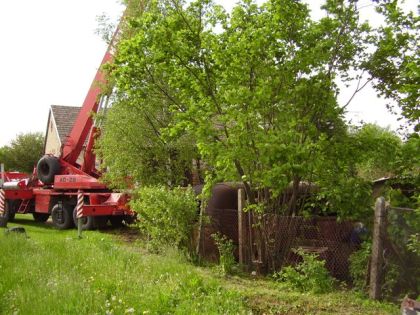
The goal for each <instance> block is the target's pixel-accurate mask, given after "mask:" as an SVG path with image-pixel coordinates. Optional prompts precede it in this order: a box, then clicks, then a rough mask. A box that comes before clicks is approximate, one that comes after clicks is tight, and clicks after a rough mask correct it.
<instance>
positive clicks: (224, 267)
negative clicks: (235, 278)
mask: <svg viewBox="0 0 420 315" xmlns="http://www.w3.org/2000/svg"><path fill="white" fill-rule="evenodd" d="M211 236H212V237H213V239H214V242H215V244H216V246H217V249H218V250H219V265H220V268H221V271H222V273H223V274H224V275H228V274H232V272H233V268H234V266H235V264H236V263H235V257H234V256H233V242H232V240H231V239H229V238H228V237H227V236H226V235H222V234H220V233H215V234H212V235H211Z"/></svg>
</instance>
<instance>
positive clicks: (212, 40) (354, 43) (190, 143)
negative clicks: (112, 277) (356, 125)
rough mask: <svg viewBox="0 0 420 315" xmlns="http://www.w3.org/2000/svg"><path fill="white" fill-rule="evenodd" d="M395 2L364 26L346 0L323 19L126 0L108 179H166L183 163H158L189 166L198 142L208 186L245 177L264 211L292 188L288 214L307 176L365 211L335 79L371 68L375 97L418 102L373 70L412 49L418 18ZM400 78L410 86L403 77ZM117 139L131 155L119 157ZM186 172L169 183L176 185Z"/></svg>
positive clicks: (335, 202) (265, 7)
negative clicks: (376, 22)
mask: <svg viewBox="0 0 420 315" xmlns="http://www.w3.org/2000/svg"><path fill="white" fill-rule="evenodd" d="M391 2H392V3H393V5H388V4H385V3H382V2H379V3H378V4H377V7H378V11H379V12H381V13H382V14H384V15H385V16H386V17H387V18H388V19H392V21H393V24H392V23H391V25H392V26H390V27H387V28H378V29H373V28H371V27H370V26H369V25H368V24H367V23H361V22H360V21H359V12H358V8H357V3H356V2H353V1H350V2H347V1H333V0H328V1H326V2H325V3H324V5H323V9H324V10H325V11H326V12H327V13H328V14H327V16H326V17H324V18H322V19H321V20H319V21H315V20H312V19H311V17H310V12H309V9H308V7H307V5H305V4H303V3H301V2H297V1H291V0H270V1H267V2H265V3H264V4H262V5H260V6H259V5H257V4H255V3H254V2H252V1H248V0H244V1H240V2H239V3H238V4H237V5H236V6H235V7H234V8H233V11H232V13H231V14H227V13H226V12H225V11H224V9H223V8H222V7H221V6H217V5H215V4H214V3H213V1H211V0H197V1H193V2H190V3H186V2H184V1H181V0H167V1H156V0H150V1H141V0H137V1H130V2H129V3H130V10H131V11H129V14H128V17H127V19H126V23H125V24H124V25H123V32H122V36H121V38H122V39H121V41H120V43H119V45H118V47H117V51H116V57H115V63H114V64H113V65H111V66H110V67H109V71H110V73H111V76H110V77H111V79H112V83H113V84H115V87H116V91H117V93H116V99H115V102H114V106H113V108H112V109H111V111H110V117H111V118H110V119H109V120H108V123H106V128H107V129H108V130H106V132H105V136H104V138H103V140H102V143H101V145H100V147H99V152H100V153H101V154H102V156H103V158H104V160H105V163H106V165H108V166H110V170H111V174H112V172H114V174H116V173H118V172H122V173H124V172H125V171H129V173H131V174H133V173H135V172H136V170H140V173H141V175H140V176H138V177H137V179H138V181H139V182H140V183H143V182H146V183H147V182H148V181H149V180H150V178H151V177H153V176H154V175H153V174H156V177H155V179H156V180H157V181H160V182H162V181H163V180H164V178H165V171H164V170H165V169H179V168H178V167H168V163H165V161H168V160H172V161H176V163H177V165H179V164H178V163H179V162H181V164H180V165H182V167H181V169H182V168H185V167H186V166H187V164H188V161H190V160H189V159H190V158H191V157H195V156H197V155H196V153H195V151H194V149H195V148H196V149H197V151H198V152H197V153H198V156H199V157H200V158H202V159H203V160H204V161H205V163H206V166H207V173H206V183H207V184H211V183H212V182H215V181H220V180H234V181H242V182H243V184H244V187H245V189H246V192H247V196H248V199H249V200H250V201H251V203H257V202H259V203H262V204H264V206H265V209H270V208H275V207H276V201H277V200H278V197H279V196H280V195H281V193H282V192H283V191H284V190H285V188H287V187H288V186H289V185H290V183H292V188H293V193H292V195H291V198H290V200H289V201H288V202H287V208H288V209H289V211H291V212H293V211H295V210H296V207H297V195H298V193H299V184H300V183H301V182H303V181H307V182H312V183H316V184H317V186H318V187H320V198H324V197H325V198H327V199H328V200H329V202H330V206H331V207H334V208H336V209H340V210H339V211H342V214H346V215H348V214H350V212H351V211H353V212H357V211H358V210H361V209H360V208H361V207H365V206H364V205H365V204H366V200H367V199H368V197H369V195H368V187H367V185H366V182H364V181H363V180H362V179H360V178H358V177H357V172H355V166H354V163H355V158H354V156H355V152H354V151H353V149H354V148H355V146H354V145H353V144H352V141H353V139H352V138H351V137H349V135H348V133H347V128H346V125H345V123H344V120H343V112H344V109H343V108H341V107H340V106H339V104H338V103H337V100H336V95H337V93H338V92H339V90H338V87H337V85H336V83H335V82H336V80H337V79H338V78H341V80H344V81H349V80H352V79H354V76H351V75H350V73H353V72H354V71H355V72H356V73H357V75H356V77H357V78H359V79H361V78H362V77H363V73H369V75H370V77H369V78H368V80H369V81H375V82H376V83H377V84H376V85H375V86H376V87H377V89H378V91H379V92H381V93H385V95H386V96H387V97H391V98H392V97H393V98H394V99H397V100H400V101H401V99H402V98H401V95H402V94H401V93H405V94H404V95H405V96H407V95H408V96H409V97H407V98H404V99H405V101H406V102H405V103H401V106H405V107H407V108H410V107H413V104H415V103H413V99H415V91H414V89H410V90H405V89H404V92H402V90H401V89H400V90H396V92H395V93H386V91H388V90H389V89H393V90H394V88H393V87H392V84H391V83H392V82H390V81H389V80H388V81H387V79H388V76H387V75H388V74H387V73H386V71H380V70H381V69H382V68H383V64H384V62H383V58H385V59H386V58H387V57H388V56H395V55H396V53H395V52H396V51H401V52H404V51H408V50H409V48H410V47H411V46H410V45H412V43H413V36H415V34H414V35H413V30H414V28H413V27H414V23H415V21H416V19H415V18H414V17H412V16H411V15H410V16H405V15H404V14H403V13H402V12H401V11H400V10H399V9H398V7H397V6H396V4H395V1H391ZM138 8H141V9H140V10H139V9H138ZM132 12H135V13H134V14H130V13H132ZM393 14H394V15H393ZM397 15H398V18H397V17H396V16H397ZM401 25H405V28H404V29H408V30H409V31H407V32H405V31H404V30H402V29H400V28H399V27H400V26H401ZM400 33H404V34H406V33H407V34H406V35H404V36H405V37H404V36H403V35H401V36H403V37H404V38H406V40H400V41H389V43H388V42H387V44H386V45H385V44H384V43H383V41H384V34H390V35H389V36H390V37H391V38H394V37H398V36H399V35H398V34H400ZM397 44H398V45H397ZM372 45H373V46H374V47H377V49H376V50H375V49H372ZM390 45H393V46H392V48H393V49H387V48H386V47H388V48H389V46H390ZM399 75H400V77H399V84H401V85H400V86H401V87H404V86H406V85H404V82H405V81H404V78H406V77H407V73H404V71H401V73H399ZM398 95H399V96H398ZM112 112H113V113H112ZM408 112H409V111H404V113H408ZM112 115H115V119H114V118H112ZM407 117H408V118H409V119H411V118H410V117H411V116H410V115H407ZM118 124H119V126H118V127H117V126H116V125H118ZM114 128H120V129H121V132H114V131H113V130H114ZM150 130H152V131H153V132H152V133H150V132H149V131H150ZM128 139H131V140H130V141H129V140H128ZM133 141H137V142H133ZM159 143H162V145H160V144H159ZM130 144H131V145H130ZM121 146H124V148H125V151H126V152H127V154H119V155H116V154H115V152H116V150H118V148H121ZM156 146H158V147H156ZM152 147H153V149H152ZM133 148H136V149H133ZM162 148H166V149H165V150H161V149H162ZM149 149H150V150H149ZM155 149H156V150H155ZM147 150H149V151H148V152H150V153H151V154H152V158H150V156H149V157H146V156H145V155H147V154H148V153H147V152H145V151H147ZM171 150H172V151H171ZM171 152H176V154H175V155H176V158H175V159H171V156H173V154H172V155H171ZM191 152H194V153H193V154H191ZM143 156H144V158H142V157H143ZM150 160H156V161H157V162H156V165H158V166H157V168H155V169H154V168H151V167H149V166H148V165H147V161H150ZM169 165H170V163H169ZM147 171H150V172H147ZM181 173H182V172H174V173H172V174H173V175H174V176H173V177H166V180H168V178H170V179H171V182H176V177H177V176H179V175H180V174H181ZM160 174H162V175H160ZM166 175H167V174H166ZM256 191H258V192H259V193H258V197H256V194H255V192H256ZM365 208H366V207H365Z"/></svg>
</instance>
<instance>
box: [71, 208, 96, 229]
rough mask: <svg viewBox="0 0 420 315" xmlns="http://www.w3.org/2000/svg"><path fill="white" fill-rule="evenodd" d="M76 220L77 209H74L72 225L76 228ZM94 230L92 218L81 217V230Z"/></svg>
mask: <svg viewBox="0 0 420 315" xmlns="http://www.w3.org/2000/svg"><path fill="white" fill-rule="evenodd" d="M78 220H79V219H77V208H76V207H74V210H73V222H74V225H75V226H76V228H77V224H78ZM94 229H95V219H94V217H91V216H88V217H82V230H84V231H85V230H94Z"/></svg>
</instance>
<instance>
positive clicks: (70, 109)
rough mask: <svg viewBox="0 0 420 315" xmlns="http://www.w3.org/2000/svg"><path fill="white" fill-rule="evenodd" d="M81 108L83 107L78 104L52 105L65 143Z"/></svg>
mask: <svg viewBox="0 0 420 315" xmlns="http://www.w3.org/2000/svg"><path fill="white" fill-rule="evenodd" d="M80 109H81V107H77V106H62V105H51V111H52V114H53V116H54V120H55V123H56V126H57V131H58V135H59V137H60V141H61V143H64V142H65V141H66V138H67V136H69V135H70V132H71V129H72V128H73V125H74V122H75V121H76V118H77V115H78V114H79V112H80Z"/></svg>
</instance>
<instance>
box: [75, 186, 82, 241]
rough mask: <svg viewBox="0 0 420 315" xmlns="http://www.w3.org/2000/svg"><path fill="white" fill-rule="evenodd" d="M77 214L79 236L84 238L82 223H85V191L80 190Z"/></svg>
mask: <svg viewBox="0 0 420 315" xmlns="http://www.w3.org/2000/svg"><path fill="white" fill-rule="evenodd" d="M76 216H77V236H78V237H79V238H82V225H83V222H82V220H83V218H82V217H83V193H82V192H81V191H80V190H79V192H78V194H77V209H76Z"/></svg>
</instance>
